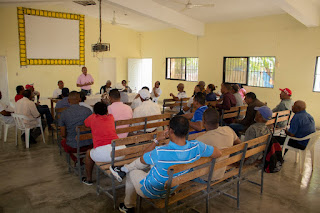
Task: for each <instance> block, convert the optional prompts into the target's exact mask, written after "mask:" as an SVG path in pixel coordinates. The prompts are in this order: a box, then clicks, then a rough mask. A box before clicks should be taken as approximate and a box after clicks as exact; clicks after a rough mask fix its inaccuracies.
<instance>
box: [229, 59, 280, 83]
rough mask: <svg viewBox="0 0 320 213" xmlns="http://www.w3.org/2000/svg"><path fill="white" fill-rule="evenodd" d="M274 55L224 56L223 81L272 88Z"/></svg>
mask: <svg viewBox="0 0 320 213" xmlns="http://www.w3.org/2000/svg"><path fill="white" fill-rule="evenodd" d="M275 62H276V58H275V57H260V56H255V57H224V62H223V81H224V82H228V83H240V84H243V85H248V86H253V87H266V88H273V81H274V74H275Z"/></svg>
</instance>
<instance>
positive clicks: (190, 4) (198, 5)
mask: <svg viewBox="0 0 320 213" xmlns="http://www.w3.org/2000/svg"><path fill="white" fill-rule="evenodd" d="M173 2H175V3H177V4H182V5H184V8H183V9H182V10H181V12H183V11H185V10H189V9H192V8H195V7H214V4H193V3H192V2H191V0H188V2H187V3H186V4H185V3H182V2H179V1H173Z"/></svg>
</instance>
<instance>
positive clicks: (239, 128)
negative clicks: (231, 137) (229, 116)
mask: <svg viewBox="0 0 320 213" xmlns="http://www.w3.org/2000/svg"><path fill="white" fill-rule="evenodd" d="M229 127H230V128H231V129H233V131H235V132H236V134H237V135H238V137H240V133H239V132H241V131H243V130H244V129H245V126H244V125H242V124H238V123H231V124H230V125H229Z"/></svg>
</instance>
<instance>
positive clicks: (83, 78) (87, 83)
mask: <svg viewBox="0 0 320 213" xmlns="http://www.w3.org/2000/svg"><path fill="white" fill-rule="evenodd" d="M93 83H94V80H93V78H92V76H91V75H90V74H88V71H87V67H82V74H81V75H80V76H79V77H78V80H77V87H80V88H81V91H82V92H84V93H85V94H86V95H88V94H90V93H91V85H92V84H93Z"/></svg>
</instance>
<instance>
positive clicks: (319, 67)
mask: <svg viewBox="0 0 320 213" xmlns="http://www.w3.org/2000/svg"><path fill="white" fill-rule="evenodd" d="M319 58H320V57H319V56H318V57H317V60H316V69H315V72H314V82H313V91H314V92H320V63H319Z"/></svg>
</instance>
